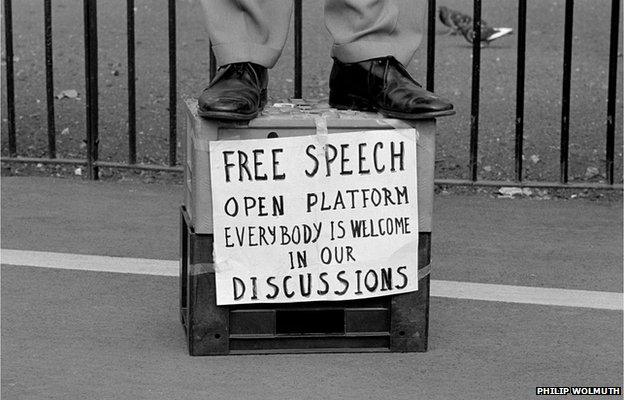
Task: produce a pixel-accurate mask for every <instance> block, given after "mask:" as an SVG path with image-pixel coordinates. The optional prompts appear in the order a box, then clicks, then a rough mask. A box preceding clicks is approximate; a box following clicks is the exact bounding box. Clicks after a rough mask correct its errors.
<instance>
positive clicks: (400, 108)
mask: <svg viewBox="0 0 624 400" xmlns="http://www.w3.org/2000/svg"><path fill="white" fill-rule="evenodd" d="M329 105H330V106H332V107H335V108H338V109H343V110H344V109H352V110H359V111H377V112H379V113H381V114H383V115H385V116H388V117H391V118H400V119H425V118H432V117H440V116H443V115H452V114H455V111H454V110H453V105H452V104H451V103H450V102H449V101H448V100H444V99H441V98H439V97H438V96H436V95H435V94H433V93H431V92H428V91H427V90H425V89H423V88H422V86H420V84H419V83H418V82H416V81H415V80H414V78H412V77H411V76H410V74H409V73H408V72H407V70H406V69H405V67H404V66H403V65H402V64H401V63H400V62H398V61H397V60H396V59H395V58H394V57H383V58H374V59H371V60H366V61H362V62H358V63H351V64H345V63H342V62H340V61H338V60H335V59H334V66H333V68H332V71H331V75H330V78H329Z"/></svg>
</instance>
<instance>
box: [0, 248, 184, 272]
mask: <svg viewBox="0 0 624 400" xmlns="http://www.w3.org/2000/svg"><path fill="white" fill-rule="evenodd" d="M0 263H2V264H14V265H25V266H28V267H42V268H57V269H77V270H81V271H98V272H117V273H122V274H141V275H161V276H178V275H179V274H180V271H179V266H178V262H177V261H169V260H151V259H147V258H127V257H108V256H92V255H85V254H71V253H51V252H47V251H23V250H6V249H1V250H0Z"/></svg>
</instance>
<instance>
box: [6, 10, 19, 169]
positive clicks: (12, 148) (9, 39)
mask: <svg viewBox="0 0 624 400" xmlns="http://www.w3.org/2000/svg"><path fill="white" fill-rule="evenodd" d="M4 46H5V56H6V85H7V88H6V92H7V121H8V123H7V133H8V135H9V155H10V156H11V157H15V155H16V154H17V141H16V139H15V74H14V73H13V10H12V6H11V0H4Z"/></svg>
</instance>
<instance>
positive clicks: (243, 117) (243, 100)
mask: <svg viewBox="0 0 624 400" xmlns="http://www.w3.org/2000/svg"><path fill="white" fill-rule="evenodd" d="M268 82H269V74H268V72H267V69H266V68H265V67H263V66H261V65H258V64H253V63H250V62H244V63H234V64H228V65H224V66H223V67H221V68H220V69H219V71H218V72H217V75H216V76H215V77H214V79H213V80H212V82H210V84H209V85H208V87H207V88H206V89H204V91H203V92H202V94H201V96H199V99H198V101H197V103H198V107H199V109H198V110H197V114H198V115H199V116H200V117H205V118H213V119H222V120H234V121H249V120H251V119H254V118H256V117H257V116H258V114H259V113H260V112H261V111H262V109H263V108H264V106H265V104H266V102H267V84H268Z"/></svg>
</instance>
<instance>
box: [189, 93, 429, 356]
mask: <svg viewBox="0 0 624 400" xmlns="http://www.w3.org/2000/svg"><path fill="white" fill-rule="evenodd" d="M186 106H187V110H186V115H187V119H186V122H187V131H186V135H185V137H184V144H183V149H184V150H183V153H184V155H185V157H184V175H185V188H184V190H185V193H184V205H183V206H182V207H181V212H180V255H181V257H180V312H181V319H182V324H183V325H184V328H185V331H186V338H187V342H188V349H189V353H190V354H191V355H216V354H240V353H258V352H260V353H271V352H289V353H290V352H327V351H332V352H347V351H401V352H405V351H426V349H427V336H428V323H429V268H430V250H431V216H432V211H433V168H434V153H435V120H433V119H431V120H420V121H410V122H409V123H408V122H407V121H399V120H390V119H386V118H383V117H382V116H380V115H377V114H371V113H361V112H353V111H337V110H331V109H328V108H325V107H322V106H320V107H316V108H315V107H314V106H312V107H310V106H306V107H302V109H303V112H302V111H301V110H300V109H297V108H285V107H282V108H275V107H273V108H269V109H267V110H266V112H265V113H263V115H261V116H260V117H258V118H256V119H254V120H253V121H251V122H250V123H249V124H236V123H220V122H217V121H210V120H205V119H202V118H199V117H198V116H197V104H196V102H195V101H187V102H186ZM320 114H322V115H324V116H325V118H326V121H327V129H328V132H329V133H330V134H331V133H337V132H349V131H363V130H379V129H395V128H406V127H414V128H415V129H416V130H417V131H418V134H419V138H418V141H417V159H418V170H417V179H418V218H419V249H418V253H419V266H418V268H419V289H418V291H416V292H411V293H406V294H401V295H394V296H385V297H380V298H373V299H365V300H350V301H335V302H308V303H294V304H264V305H262V304H260V305H237V306H217V305H216V293H215V279H214V272H213V267H212V262H213V258H212V249H213V235H212V234H213V230H212V202H211V199H212V193H211V182H210V159H209V152H208V149H209V142H210V141H213V140H232V139H238V140H246V139H259V138H271V137H288V136H302V135H311V134H314V133H315V132H316V129H317V127H316V123H315V117H316V116H318V115H320Z"/></svg>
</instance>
